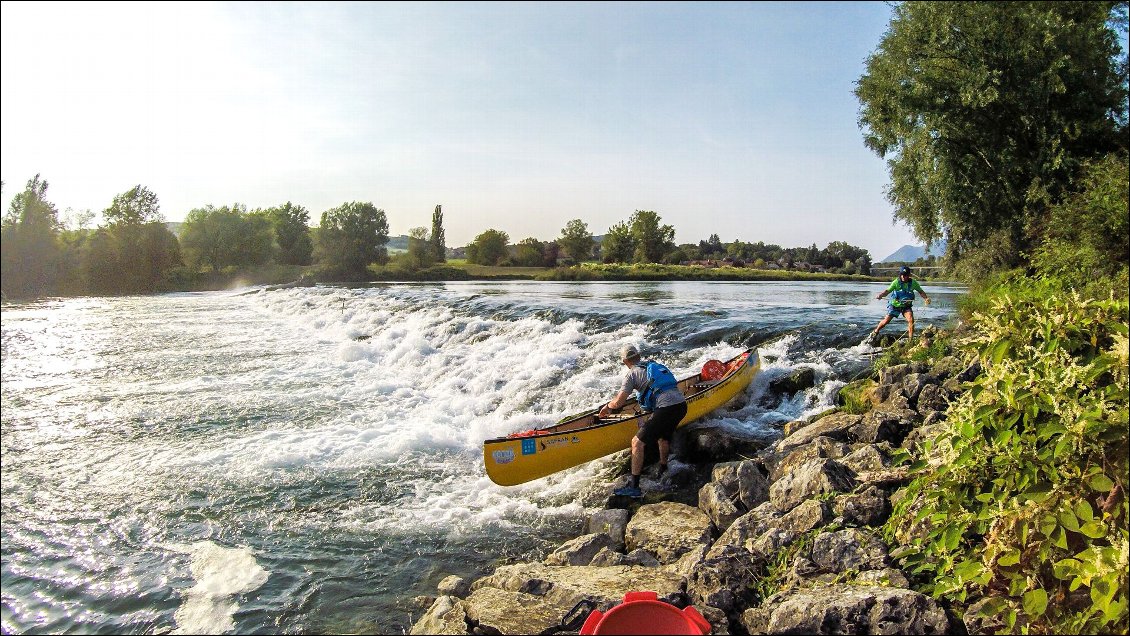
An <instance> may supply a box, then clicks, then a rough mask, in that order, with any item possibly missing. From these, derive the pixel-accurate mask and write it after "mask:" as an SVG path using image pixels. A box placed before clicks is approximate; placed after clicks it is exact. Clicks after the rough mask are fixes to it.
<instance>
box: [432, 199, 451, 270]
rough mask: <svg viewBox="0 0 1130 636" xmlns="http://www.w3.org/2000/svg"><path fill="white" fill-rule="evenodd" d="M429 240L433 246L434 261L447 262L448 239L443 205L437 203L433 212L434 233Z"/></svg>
mask: <svg viewBox="0 0 1130 636" xmlns="http://www.w3.org/2000/svg"><path fill="white" fill-rule="evenodd" d="M428 242H429V243H430V244H431V248H432V262H434V263H445V262H447V239H446V238H444V231H443V209H442V206H439V205H437V206H436V209H435V211H434V212H432V234H431V237H430V238H429V239H428Z"/></svg>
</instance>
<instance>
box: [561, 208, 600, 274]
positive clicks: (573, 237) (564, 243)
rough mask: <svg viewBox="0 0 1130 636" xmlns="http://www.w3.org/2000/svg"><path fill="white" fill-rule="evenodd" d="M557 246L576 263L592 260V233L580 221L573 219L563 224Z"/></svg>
mask: <svg viewBox="0 0 1130 636" xmlns="http://www.w3.org/2000/svg"><path fill="white" fill-rule="evenodd" d="M557 244H558V245H559V246H561V248H562V249H564V250H565V251H566V252H568V254H569V256H571V257H573V260H574V261H576V262H578V263H580V262H581V261H586V260H588V259H590V258H592V248H593V239H592V232H590V231H589V226H588V225H586V224H585V222H584V221H582V220H580V219H573V220H572V221H569V222H568V223H566V224H565V227H564V228H562V230H561V238H559V239H558V240H557Z"/></svg>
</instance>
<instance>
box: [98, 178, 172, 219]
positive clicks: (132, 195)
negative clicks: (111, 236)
mask: <svg viewBox="0 0 1130 636" xmlns="http://www.w3.org/2000/svg"><path fill="white" fill-rule="evenodd" d="M102 218H103V219H104V220H105V221H106V223H107V224H109V225H111V226H131V227H140V226H142V225H145V224H146V223H153V222H162V221H163V220H164V219H162V218H161V205H160V203H159V202H158V200H157V195H156V194H154V193H153V192H152V191H151V190H150V189H149V188H146V187H145V186H142V185H140V184H139V185H135V186H134V187H132V188H130V189H129V190H127V191H125V192H123V193H121V194H119V195H117V196H115V197H114V200H113V201H112V202H111V203H110V207H108V208H106V209H105V210H103V211H102Z"/></svg>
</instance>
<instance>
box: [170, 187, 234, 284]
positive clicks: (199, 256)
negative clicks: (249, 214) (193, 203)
mask: <svg viewBox="0 0 1130 636" xmlns="http://www.w3.org/2000/svg"><path fill="white" fill-rule="evenodd" d="M244 210H245V208H244V207H243V206H241V205H240V204H238V203H236V204H235V205H233V206H232V207H227V206H224V207H219V208H217V207H215V206H213V205H211V204H209V205H206V206H204V207H203V208H194V209H192V210H190V211H189V213H188V214H187V215H185V217H184V225H183V226H182V227H181V239H180V240H181V247H182V248H183V249H184V252H185V257H186V260H187V261H188V264H189V265H191V266H193V267H201V266H205V265H206V266H208V267H210V268H211V269H212V271H213V272H216V271H219V270H220V269H222V268H224V267H228V266H229V265H234V264H235V263H236V262H237V261H238V259H239V255H238V254H237V250H238V246H239V242H240V240H239V235H240V231H241V228H240V226H241V225H242V224H243V221H242V218H241V215H242V212H243V211H244Z"/></svg>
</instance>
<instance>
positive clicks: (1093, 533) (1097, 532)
mask: <svg viewBox="0 0 1130 636" xmlns="http://www.w3.org/2000/svg"><path fill="white" fill-rule="evenodd" d="M1079 532H1080V533H1082V534H1084V535H1086V536H1088V537H1090V538H1092V539H1101V538H1103V537H1105V536H1106V526H1104V525H1103V524H1102V523H1100V522H1098V521H1088V522H1086V523H1084V524H1083V525H1081V526H1079Z"/></svg>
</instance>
